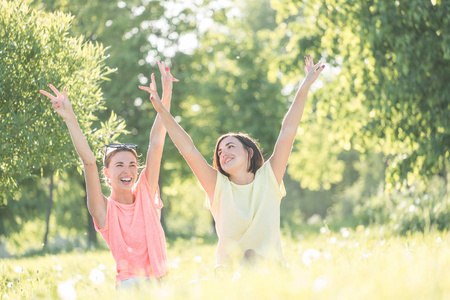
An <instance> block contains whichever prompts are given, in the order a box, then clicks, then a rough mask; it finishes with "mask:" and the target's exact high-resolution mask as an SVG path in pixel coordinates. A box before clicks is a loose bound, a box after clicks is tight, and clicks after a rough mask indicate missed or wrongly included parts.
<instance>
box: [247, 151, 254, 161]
mask: <svg viewBox="0 0 450 300" xmlns="http://www.w3.org/2000/svg"><path fill="white" fill-rule="evenodd" d="M247 151H248V159H251V158H252V157H253V149H252V148H248V149H247Z"/></svg>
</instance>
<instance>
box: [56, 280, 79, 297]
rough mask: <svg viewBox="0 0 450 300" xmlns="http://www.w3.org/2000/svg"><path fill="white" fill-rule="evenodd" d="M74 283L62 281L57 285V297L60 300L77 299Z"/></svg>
mask: <svg viewBox="0 0 450 300" xmlns="http://www.w3.org/2000/svg"><path fill="white" fill-rule="evenodd" d="M73 285H74V283H73V281H72V280H67V281H64V282H63V283H60V284H58V296H59V298H61V299H62V300H75V299H77V292H76V291H75V287H74V286H73Z"/></svg>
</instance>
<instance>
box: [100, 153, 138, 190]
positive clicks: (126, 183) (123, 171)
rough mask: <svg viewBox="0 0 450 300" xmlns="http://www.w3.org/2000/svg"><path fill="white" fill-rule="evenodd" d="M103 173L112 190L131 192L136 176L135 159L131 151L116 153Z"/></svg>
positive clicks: (136, 166)
mask: <svg viewBox="0 0 450 300" xmlns="http://www.w3.org/2000/svg"><path fill="white" fill-rule="evenodd" d="M103 171H104V173H105V176H106V178H107V179H108V183H109V185H110V186H111V189H112V190H117V189H121V190H131V189H132V188H133V186H134V183H135V182H136V179H137V175H138V165H137V158H136V156H135V155H134V153H132V152H131V151H118V152H117V153H114V155H113V156H112V157H111V160H110V162H109V164H108V167H107V168H104V169H103Z"/></svg>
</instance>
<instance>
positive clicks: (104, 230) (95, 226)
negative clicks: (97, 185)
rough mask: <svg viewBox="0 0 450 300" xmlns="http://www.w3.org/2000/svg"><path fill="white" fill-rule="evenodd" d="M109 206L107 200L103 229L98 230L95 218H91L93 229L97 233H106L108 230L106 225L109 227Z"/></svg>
mask: <svg viewBox="0 0 450 300" xmlns="http://www.w3.org/2000/svg"><path fill="white" fill-rule="evenodd" d="M109 206H110V203H109V200H108V204H107V205H106V216H105V226H103V228H99V227H98V224H97V221H95V218H94V217H92V220H93V221H94V228H95V230H96V231H98V232H106V231H107V230H108V225H109V224H108V220H109V218H108V214H109V209H110V208H109Z"/></svg>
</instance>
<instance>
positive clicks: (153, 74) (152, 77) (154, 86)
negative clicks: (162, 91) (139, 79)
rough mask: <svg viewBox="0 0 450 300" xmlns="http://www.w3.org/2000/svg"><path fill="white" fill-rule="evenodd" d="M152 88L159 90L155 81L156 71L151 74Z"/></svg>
mask: <svg viewBox="0 0 450 300" xmlns="http://www.w3.org/2000/svg"><path fill="white" fill-rule="evenodd" d="M150 88H151V89H152V90H155V91H156V90H157V89H156V82H155V73H152V75H151V76H150Z"/></svg>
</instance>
